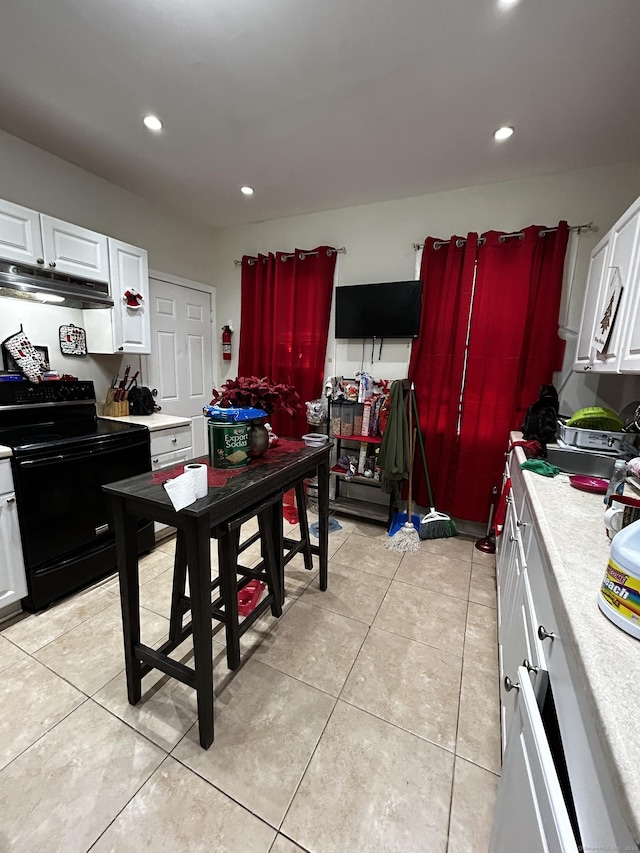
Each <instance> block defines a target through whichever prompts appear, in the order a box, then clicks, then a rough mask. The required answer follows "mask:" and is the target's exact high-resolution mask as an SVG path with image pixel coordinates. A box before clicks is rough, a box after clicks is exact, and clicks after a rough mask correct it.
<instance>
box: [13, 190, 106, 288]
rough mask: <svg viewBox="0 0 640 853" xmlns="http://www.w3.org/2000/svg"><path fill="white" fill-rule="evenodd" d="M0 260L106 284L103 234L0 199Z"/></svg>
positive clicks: (104, 238)
mask: <svg viewBox="0 0 640 853" xmlns="http://www.w3.org/2000/svg"><path fill="white" fill-rule="evenodd" d="M0 258H2V259H4V260H8V261H17V262H21V263H24V264H30V265H31V266H34V267H38V266H39V267H42V268H43V269H47V270H50V271H51V272H60V273H66V274H67V275H74V276H78V277H79V278H85V279H90V280H92V281H109V253H108V245H107V238H106V237H105V236H104V234H97V233H96V232H95V231H89V229H88V228H81V227H80V226H79V225H72V224H71V223H70V222H63V221H62V220H61V219H54V217H53V216H45V215H44V214H43V213H37V212H36V211H35V210H29V208H28V207H21V206H20V205H19V204H13V203H12V202H10V201H4V200H2V199H0Z"/></svg>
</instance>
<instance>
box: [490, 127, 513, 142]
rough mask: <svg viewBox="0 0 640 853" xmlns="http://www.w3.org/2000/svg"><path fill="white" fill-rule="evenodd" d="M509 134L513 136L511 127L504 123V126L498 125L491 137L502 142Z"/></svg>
mask: <svg viewBox="0 0 640 853" xmlns="http://www.w3.org/2000/svg"><path fill="white" fill-rule="evenodd" d="M510 136H513V128H512V127H509V126H508V125H505V126H504V127H499V128H498V129H497V130H496V132H495V133H494V134H493V138H494V139H497V140H498V142H502V141H503V140H504V139H508V138H509V137H510Z"/></svg>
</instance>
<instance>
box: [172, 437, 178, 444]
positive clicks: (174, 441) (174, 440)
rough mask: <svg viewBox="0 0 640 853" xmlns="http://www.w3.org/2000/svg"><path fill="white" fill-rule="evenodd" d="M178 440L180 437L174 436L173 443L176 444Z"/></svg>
mask: <svg viewBox="0 0 640 853" xmlns="http://www.w3.org/2000/svg"><path fill="white" fill-rule="evenodd" d="M177 441H178V439H177V438H176V437H175V436H174V437H173V438H172V439H171V444H176V443H177Z"/></svg>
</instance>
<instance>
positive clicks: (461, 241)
mask: <svg viewBox="0 0 640 853" xmlns="http://www.w3.org/2000/svg"><path fill="white" fill-rule="evenodd" d="M557 230H558V229H557V228H543V229H542V230H541V231H539V232H538V237H544V235H545V234H551V233H553V232H554V231H557ZM597 230H598V226H597V225H594V223H593V222H587V223H586V224H585V225H570V226H569V231H575V232H576V233H577V234H582V232H583V231H597ZM510 237H517V238H518V239H519V240H522V238H523V237H524V231H514V232H513V233H512V234H501V235H500V237H498V240H499V242H500V243H504V241H505V240H508V239H509V238H510ZM450 242H451V240H436V241H435V243H434V244H433V248H434V249H439V248H440V247H441V246H447V245H448V244H449V243H450ZM466 242H467V240H466V238H465V237H458V239H457V240H456V246H457V247H458V249H461V248H462V247H463V246H464V244H465V243H466ZM486 242H487V238H486V237H485V236H484V235H481V236H480V237H478V240H477V241H476V245H478V246H483V245H484V244H485V243H486ZM412 245H413V250H414V252H418V251H420V249H422V248H423V247H424V243H412Z"/></svg>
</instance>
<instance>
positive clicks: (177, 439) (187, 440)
mask: <svg viewBox="0 0 640 853" xmlns="http://www.w3.org/2000/svg"><path fill="white" fill-rule="evenodd" d="M191 445H192V441H191V427H190V426H183V427H175V428H174V429H162V430H157V431H155V432H152V433H151V455H152V456H157V455H158V454H160V453H170V452H171V451H172V450H184V449H185V448H187V447H191Z"/></svg>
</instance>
